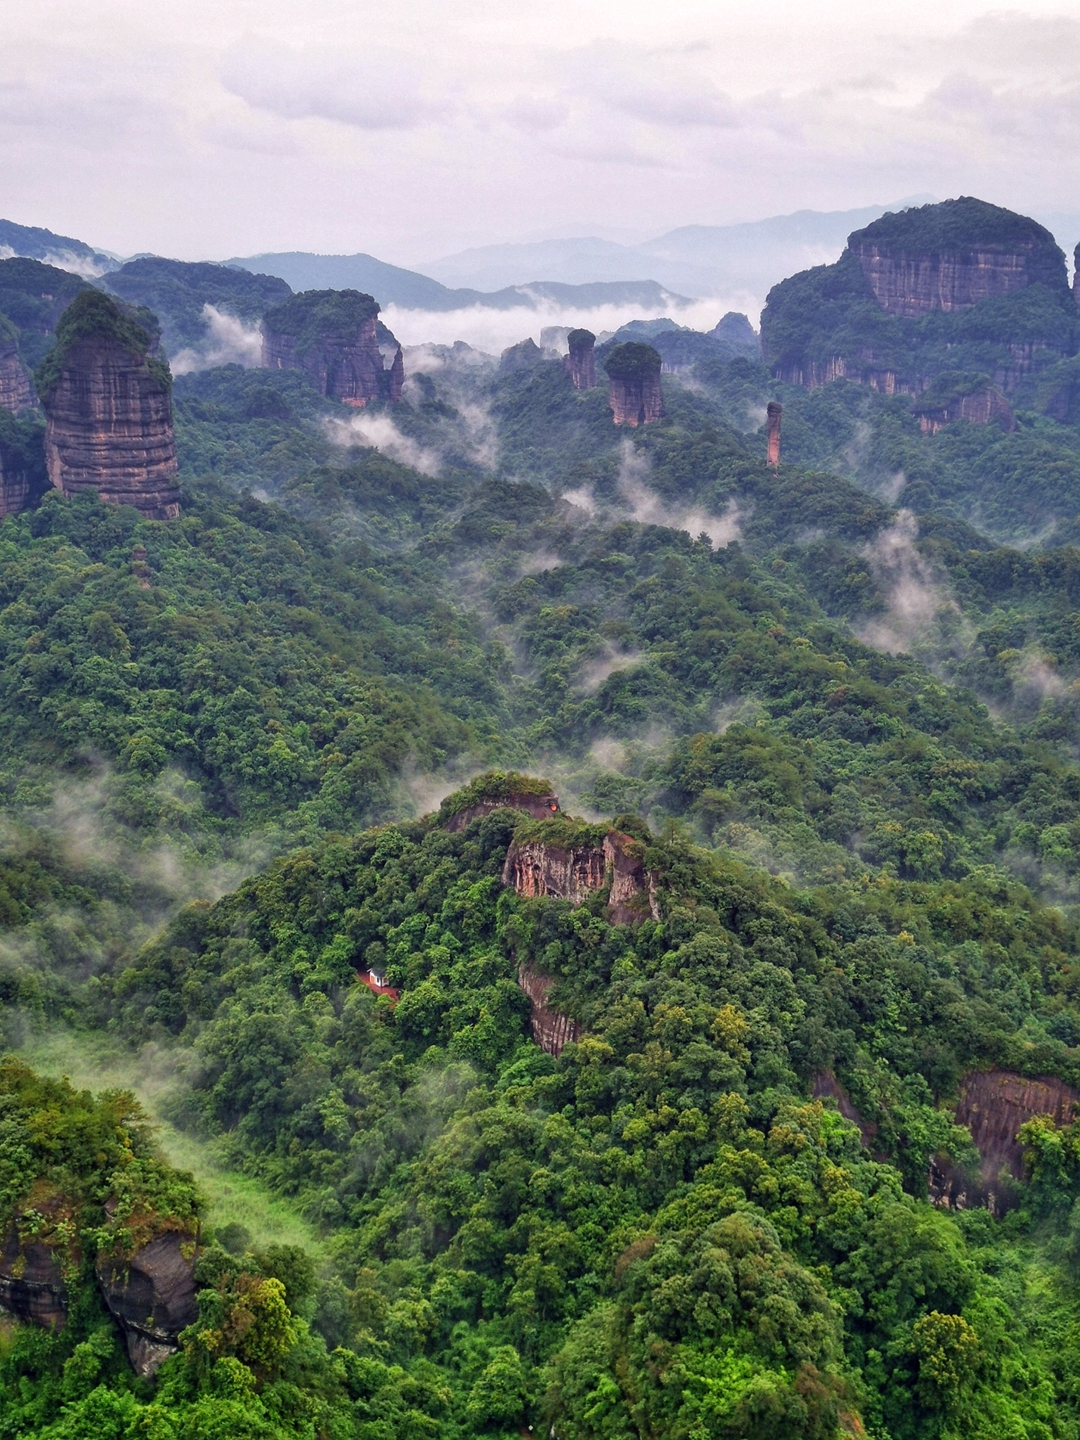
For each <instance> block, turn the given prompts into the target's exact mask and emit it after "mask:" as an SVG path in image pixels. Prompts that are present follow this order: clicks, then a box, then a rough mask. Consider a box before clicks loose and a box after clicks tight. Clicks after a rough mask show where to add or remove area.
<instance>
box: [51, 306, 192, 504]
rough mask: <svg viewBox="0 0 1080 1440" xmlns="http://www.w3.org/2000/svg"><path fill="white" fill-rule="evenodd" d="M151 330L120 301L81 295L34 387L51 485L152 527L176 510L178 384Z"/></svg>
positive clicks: (60, 328)
mask: <svg viewBox="0 0 1080 1440" xmlns="http://www.w3.org/2000/svg"><path fill="white" fill-rule="evenodd" d="M152 346H153V340H152V337H151V336H150V334H149V333H148V331H147V330H146V329H145V328H144V327H143V326H142V325H141V324H140V323H139V322H138V320H136V319H135V318H134V317H133V316H132V315H131V314H129V313H126V312H125V311H124V310H122V309H121V307H120V306H119V305H118V304H117V302H116V301H115V300H113V299H111V298H110V297H109V296H108V295H103V294H102V293H101V292H100V291H98V290H84V291H82V292H81V294H79V295H77V296H76V297H75V299H74V300H73V301H72V302H71V304H70V305H69V306H68V308H67V309H66V310H65V311H64V313H63V315H62V316H61V317H60V320H59V322H58V324H57V327H56V342H55V344H54V345H53V348H52V350H51V351H50V352H49V354H48V355H46V357H45V359H44V360H43V362H42V364H41V365H40V366H39V368H38V371H37V374H36V376H35V381H36V384H37V390H38V394H39V396H40V397H41V403H42V406H43V408H44V410H45V415H46V418H47V421H48V423H47V425H46V429H45V463H46V466H47V468H48V474H49V480H50V482H51V483H52V484H53V485H55V486H56V488H57V489H58V490H62V491H63V492H64V494H65V495H74V494H77V493H78V492H80V491H82V490H96V491H97V493H98V495H99V496H100V497H101V499H102V500H106V501H109V502H110V503H113V504H126V505H134V506H135V508H136V509H137V510H139V511H141V513H142V514H143V515H145V516H147V518H148V519H151V520H172V519H175V518H176V516H177V515H179V513H180V504H179V502H180V489H179V485H178V483H177V479H176V470H177V463H176V439H175V437H174V434H173V421H172V395H171V386H172V380H171V377H170V375H169V367H168V364H167V363H166V362H165V361H164V360H161V359H158V358H157V357H156V356H154V355H153V354H152V353H151V349H152Z"/></svg>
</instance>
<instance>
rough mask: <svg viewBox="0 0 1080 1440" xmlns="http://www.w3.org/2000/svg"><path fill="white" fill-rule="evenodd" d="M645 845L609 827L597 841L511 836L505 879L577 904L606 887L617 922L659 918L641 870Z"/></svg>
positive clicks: (519, 889)
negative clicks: (512, 838)
mask: <svg viewBox="0 0 1080 1440" xmlns="http://www.w3.org/2000/svg"><path fill="white" fill-rule="evenodd" d="M643 850H644V847H643V846H642V845H641V844H640V843H639V842H638V841H636V840H634V839H633V837H632V836H630V835H623V834H621V833H620V832H619V831H618V830H609V831H608V833H607V834H606V835H605V836H604V837H603V838H602V839H601V840H600V841H599V843H590V842H586V843H583V844H573V843H570V844H559V843H553V842H551V841H549V840H545V839H543V838H536V839H533V838H529V839H525V840H522V841H520V842H519V841H517V840H515V841H514V843H513V844H512V845H511V846H510V849H509V850H508V851H507V854H506V864H505V865H504V866H503V884H504V885H509V886H511V887H512V888H513V889H514V891H515V892H516V893H517V894H518V895H525V896H530V897H533V898H536V897H538V896H543V895H548V896H551V897H552V898H553V899H556V900H569V901H570V902H571V904H573V905H581V904H583V903H584V901H585V900H587V899H588V897H589V896H590V895H591V894H593V893H594V892H595V891H597V890H602V889H603V888H604V886H605V885H608V886H610V891H609V894H608V913H609V915H610V917H611V919H612V920H613V921H614V922H615V923H616V924H627V923H631V922H632V921H635V920H643V919H646V918H647V917H648V916H649V915H650V914H651V915H652V916H653V918H654V919H655V918H658V917H659V908H658V905H657V901H656V886H655V880H654V879H653V877H652V876H651V875H650V874H649V873H648V872H647V871H646V870H645V864H644V860H643Z"/></svg>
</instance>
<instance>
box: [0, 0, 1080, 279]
mask: <svg viewBox="0 0 1080 1440" xmlns="http://www.w3.org/2000/svg"><path fill="white" fill-rule="evenodd" d="M2 12H3V13H2V18H3V31H4V43H3V46H2V49H0V216H3V218H5V219H9V220H14V221H17V222H19V223H21V224H28V225H43V226H46V227H47V228H49V229H51V230H54V231H57V232H58V233H60V234H66V235H74V236H76V237H77V238H79V239H82V240H86V241H88V242H89V243H91V244H93V245H97V246H99V247H102V248H105V249H109V250H112V251H115V252H116V253H118V254H120V255H124V256H129V255H132V254H135V253H138V252H142V251H152V252H155V253H158V254H164V255H170V256H174V257H177V258H180V259H187V260H195V259H224V258H227V257H230V256H234V255H249V254H254V253H260V252H265V251H275V250H293V249H298V250H313V251H317V252H321V253H353V252H356V251H361V250H362V251H367V252H369V253H372V254H375V255H378V256H379V257H380V258H382V259H385V260H389V261H392V262H394V263H397V264H402V265H407V266H412V267H418V268H422V266H423V263H424V262H425V261H429V260H434V259H436V258H438V257H440V256H443V255H447V254H451V253H453V252H455V251H457V250H461V249H463V248H466V247H468V246H473V245H483V244H491V243H496V242H504V241H517V240H532V239H539V238H543V237H547V236H553V235H564V236H566V235H573V234H580V235H589V234H600V235H603V236H605V237H608V238H612V239H622V240H626V241H635V240H640V239H646V238H649V237H650V236H654V235H659V234H662V233H663V232H665V231H667V230H670V229H673V228H675V227H676V226H680V225H688V224H703V225H723V224H728V223H732V222H735V221H740V220H754V219H759V218H762V217H764V216H768V215H775V214H784V213H788V212H791V211H793V210H798V209H803V208H811V209H818V210H841V209H850V208H854V207H856V206H862V205H871V204H878V203H881V204H884V203H888V202H890V201H895V200H897V199H898V198H900V197H903V196H907V195H912V194H918V193H928V194H933V195H935V196H937V197H939V198H942V199H944V198H946V197H949V196H952V195H958V194H974V195H979V196H981V197H982V198H984V199H987V200H991V201H994V202H995V203H998V204H1003V205H1008V206H1010V207H1012V208H1014V209H1019V210H1022V211H1025V212H1026V213H1035V214H1038V215H1046V214H1048V213H1052V212H1054V213H1060V212H1080V164H1078V163H1077V159H1078V157H1080V10H1078V9H1077V7H1076V6H1075V5H1073V6H1072V7H1071V8H1066V7H1064V6H1062V5H1061V4H1060V3H1057V4H1049V3H1047V4H1043V3H1039V0H1028V3H1021V4H1018V5H1015V6H1013V7H1011V8H1009V9H996V10H995V9H988V8H987V7H986V6H985V5H980V4H969V3H965V0H938V3H928V0H907V3H905V4H904V5H903V6H898V5H896V4H895V0H890V3H879V0H859V3H848V0H815V3H808V0H798V3H795V0H770V4H769V5H768V6H765V5H763V4H761V3H760V0H752V3H751V0H710V3H703V0H663V3H659V0H653V3H643V0H617V3H616V0H527V3H526V0H484V3H479V0H410V3H409V4H408V5H404V6H394V5H389V4H387V3H386V0H378V3H372V0H303V3H300V0H182V3H179V0H154V3H153V4H150V5H148V4H147V3H146V0H79V3H78V4H75V3H72V0H63V3H57V0H34V3H33V4H30V5H27V4H19V5H17V4H16V3H15V0H3V5H2Z"/></svg>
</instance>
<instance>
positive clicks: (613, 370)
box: [604, 340, 664, 426]
mask: <svg viewBox="0 0 1080 1440" xmlns="http://www.w3.org/2000/svg"><path fill="white" fill-rule="evenodd" d="M661 363H662V362H661V359H660V353H659V351H658V350H655V349H654V348H653V347H652V346H651V345H644V344H641V343H639V342H638V341H636V340H628V341H627V342H626V343H625V344H623V345H616V346H615V348H614V349H613V350H611V351H610V353H609V354H608V357H607V359H606V360H605V361H604V369H605V370H606V371H607V373H608V378H609V380H610V389H609V395H608V398H609V402H610V405H611V415H612V419H613V420H614V422H615V424H616V425H631V426H637V425H648V424H650V423H651V422H652V421H654V420H659V419H660V418H661V416H662V415H663V413H664V395H663V391H662V389H661V388H660V369H661Z"/></svg>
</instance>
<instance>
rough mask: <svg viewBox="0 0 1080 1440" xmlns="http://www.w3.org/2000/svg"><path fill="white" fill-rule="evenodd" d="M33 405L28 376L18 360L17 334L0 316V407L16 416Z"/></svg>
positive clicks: (32, 393) (32, 391)
mask: <svg viewBox="0 0 1080 1440" xmlns="http://www.w3.org/2000/svg"><path fill="white" fill-rule="evenodd" d="M33 403H34V390H33V386H32V385H31V384H30V376H29V375H28V374H27V371H26V366H25V365H24V364H23V363H22V361H21V360H20V359H19V337H18V333H17V332H16V330H15V327H14V326H12V325H9V324H7V322H6V321H5V320H4V318H3V316H2V315H0V407H3V409H5V410H10V411H11V413H12V414H13V415H18V414H20V413H21V412H22V411H23V410H29V409H30V407H31V406H32V405H33Z"/></svg>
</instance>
